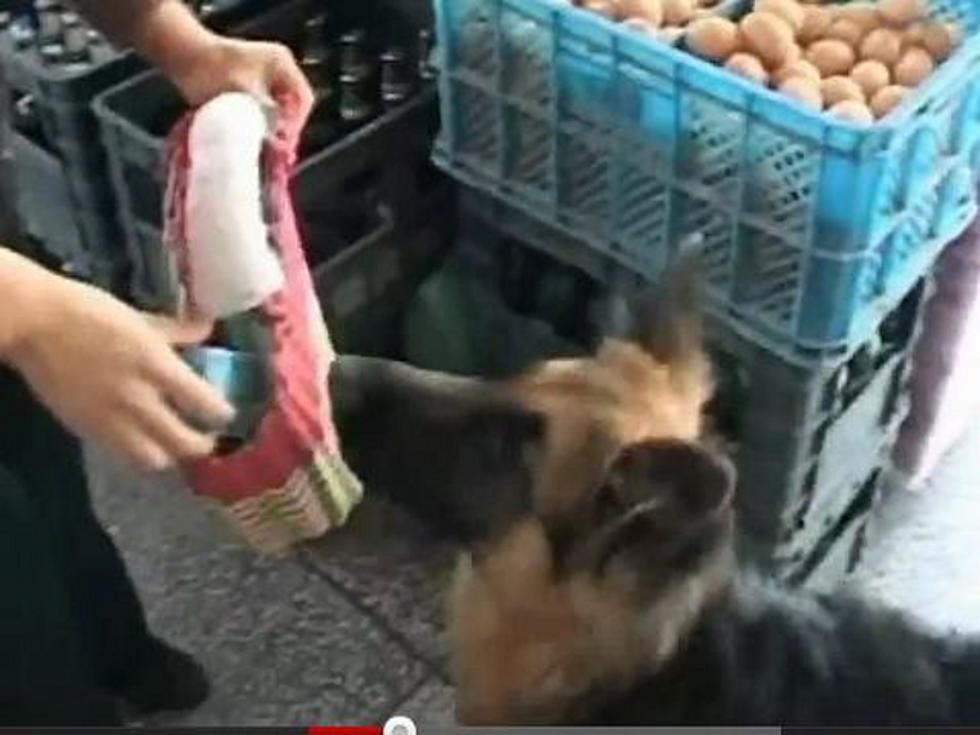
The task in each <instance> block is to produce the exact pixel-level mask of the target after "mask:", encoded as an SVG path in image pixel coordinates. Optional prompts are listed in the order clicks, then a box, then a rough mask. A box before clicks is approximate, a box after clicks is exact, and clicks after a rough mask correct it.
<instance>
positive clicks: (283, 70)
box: [75, 0, 313, 122]
mask: <svg viewBox="0 0 980 735" xmlns="http://www.w3.org/2000/svg"><path fill="white" fill-rule="evenodd" d="M75 3H76V5H77V6H78V9H79V10H80V11H81V12H82V13H83V14H84V15H85V16H86V17H88V18H89V20H91V21H92V23H93V24H95V25H96V26H97V27H98V28H100V29H101V30H102V31H103V32H104V33H106V34H107V35H108V36H109V37H110V38H113V39H115V40H116V41H117V42H119V43H121V44H125V45H128V46H132V47H133V48H134V49H136V51H137V52H139V53H140V54H141V55H142V56H144V57H145V58H146V59H148V60H149V61H151V62H152V63H154V64H156V65H157V66H159V67H160V69H161V70H162V71H163V72H164V73H165V74H166V75H167V76H169V77H170V78H171V79H172V80H173V81H174V83H175V84H176V85H177V86H178V87H179V88H180V90H181V91H182V92H183V93H184V96H185V97H186V98H187V100H188V101H189V102H190V103H191V104H192V105H199V104H203V103H204V102H207V101H208V100H209V99H211V97H214V96H215V95H217V94H219V93H221V92H226V91H230V90H240V91H245V92H251V93H253V94H259V95H266V96H270V97H272V98H273V99H275V100H276V101H277V102H279V103H280V104H281V105H283V106H284V107H291V108H293V109H294V110H295V111H296V114H297V117H298V119H299V120H300V122H302V121H303V120H305V119H306V116H307V115H308V114H309V111H310V109H311V108H312V106H313V92H312V90H311V89H310V86H309V83H308V82H307V80H306V77H305V76H304V75H303V73H302V72H301V71H300V69H299V67H298V66H297V64H296V61H295V59H294V58H293V56H292V54H291V53H290V52H289V50H288V49H287V48H286V47H284V46H281V45H279V44H275V43H264V42H260V41H242V40H239V39H233V38H226V37H223V36H220V35H218V34H216V33H213V32H211V31H210V30H208V29H207V28H205V27H204V26H203V25H201V23H200V22H199V21H198V20H197V18H195V17H194V14H193V13H191V11H190V10H189V9H188V8H187V7H186V6H185V5H184V3H183V2H181V0H75Z"/></svg>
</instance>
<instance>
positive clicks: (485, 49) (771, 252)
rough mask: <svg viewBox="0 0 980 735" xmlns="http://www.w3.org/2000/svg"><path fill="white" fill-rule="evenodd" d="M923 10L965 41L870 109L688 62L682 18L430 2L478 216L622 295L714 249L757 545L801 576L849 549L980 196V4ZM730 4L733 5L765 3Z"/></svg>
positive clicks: (719, 345) (446, 117)
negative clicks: (891, 103)
mask: <svg viewBox="0 0 980 735" xmlns="http://www.w3.org/2000/svg"><path fill="white" fill-rule="evenodd" d="M929 5H930V10H931V11H932V12H933V14H934V15H936V16H937V17H938V19H940V20H942V21H946V22H955V23H956V24H958V26H959V28H960V29H961V30H962V31H963V36H964V37H963V42H962V44H961V45H960V46H959V48H958V49H957V50H956V52H955V53H954V54H953V55H952V57H950V58H949V60H948V61H946V62H944V63H943V64H942V65H940V66H939V67H938V69H937V70H936V72H935V73H934V74H933V75H932V76H931V77H930V78H929V80H928V82H927V83H925V84H923V85H922V86H920V87H919V88H917V89H915V90H914V91H912V92H911V93H909V94H908V95H907V96H906V98H905V100H904V101H903V102H902V104H901V105H899V106H898V107H897V108H895V109H894V110H893V111H892V112H891V113H890V114H889V115H888V116H887V117H885V118H884V119H881V120H879V121H877V122H875V123H874V124H865V123H859V122H854V121H846V120H842V119H840V118H835V117H833V116H831V115H827V114H824V113H821V112H817V111H814V110H812V109H809V108H807V107H806V106H805V105H803V104H800V103H798V102H796V101H794V100H791V99H788V98H787V97H785V96H782V95H780V94H778V93H777V92H774V91H772V90H770V89H768V88H767V87H765V86H764V85H759V84H756V83H754V82H752V81H750V80H749V79H745V78H742V77H740V76H738V75H736V74H734V73H731V72H730V71H728V70H726V69H723V68H720V67H718V66H716V65H714V64H712V63H708V62H706V61H704V60H702V59H700V58H697V57H695V56H694V55H692V54H690V53H688V52H687V51H686V49H685V39H684V32H683V30H681V31H679V32H678V33H675V34H673V35H668V34H664V33H659V32H658V33H657V34H651V33H648V32H644V30H643V28H641V27H640V26H639V25H637V24H635V23H633V24H630V23H626V24H618V23H615V22H613V21H611V20H610V19H608V18H606V17H602V15H601V14H599V13H595V12H591V11H589V10H588V9H587V8H584V7H577V6H576V4H574V3H567V2H560V1H558V0H435V9H436V17H437V31H438V35H439V38H440V41H441V43H440V45H439V49H438V54H437V66H438V67H439V70H440V77H439V83H440V93H441V101H442V119H443V123H444V124H443V128H442V131H441V133H440V136H439V139H438V141H437V145H436V149H435V160H436V161H437V163H438V164H439V165H440V166H441V167H442V168H443V169H445V170H446V171H448V172H449V173H450V174H451V175H452V176H453V177H454V178H456V179H457V180H458V181H460V182H461V183H462V184H464V185H465V186H466V187H468V188H469V189H470V190H471V194H470V196H472V197H474V201H475V202H476V204H475V205H474V206H472V207H471V208H470V211H472V212H473V213H474V215H475V216H482V218H483V220H484V223H485V226H486V227H492V228H493V229H494V230H495V231H496V232H498V233H501V236H504V235H505V236H507V237H509V238H511V239H513V240H516V241H519V242H522V243H524V244H525V245H530V246H532V247H534V248H536V249H538V250H540V251H543V252H546V253H548V254H549V256H551V257H553V258H554V259H555V260H556V261H558V262H561V263H563V264H565V265H566V266H569V265H570V266H573V267H575V268H576V269H578V270H580V271H582V272H584V273H588V274H590V275H591V276H592V277H593V278H594V279H595V280H596V281H597V282H598V283H600V284H602V287H603V288H604V289H605V290H606V292H608V293H610V294H617V293H620V294H622V293H627V292H630V291H633V290H635V289H637V288H639V287H642V286H645V285H649V284H655V283H656V281H657V280H658V278H659V276H660V274H661V273H662V272H663V270H664V268H665V267H666V266H667V265H668V264H669V263H670V262H671V261H672V260H674V259H675V258H676V257H677V256H678V255H680V254H682V253H684V252H686V251H688V250H689V249H695V250H697V251H698V252H699V253H700V255H701V259H702V262H703V263H704V266H705V268H704V281H705V287H706V292H707V297H708V302H709V310H710V313H711V324H712V329H711V343H712V349H713V352H714V353H715V354H716V355H717V356H718V363H719V365H718V370H719V373H720V375H721V384H722V391H721V395H720V396H719V402H718V406H721V407H722V408H724V410H723V411H722V412H721V416H720V417H719V420H721V419H724V421H722V423H723V424H724V428H726V429H727V431H726V433H727V434H728V435H729V438H730V439H731V440H732V441H733V442H734V446H735V447H736V451H737V461H738V465H739V470H740V477H741V480H740V485H739V493H738V496H739V503H740V509H741V523H742V528H743V529H744V530H745V534H744V536H745V547H746V550H747V551H748V552H750V553H751V554H752V555H753V556H755V557H756V558H757V559H759V560H760V561H766V562H775V567H776V568H777V569H779V570H780V573H781V574H783V575H784V576H786V577H787V578H789V579H791V580H796V581H799V580H802V579H804V578H815V577H819V576H821V575H822V576H824V577H826V576H828V575H829V576H831V577H832V576H834V574H835V572H834V567H835V565H836V567H837V570H836V571H837V572H840V571H841V568H842V567H845V568H846V567H847V566H848V564H850V563H851V562H852V561H853V558H852V557H853V554H852V551H853V550H854V548H855V547H856V546H857V545H859V539H860V536H861V531H860V529H861V527H862V524H863V519H864V517H865V516H866V515H867V512H868V508H869V507H870V504H871V501H872V500H873V498H874V496H875V492H876V488H877V486H878V479H879V477H880V475H881V470H882V468H883V466H884V465H885V464H886V462H887V457H888V455H889V452H890V450H891V448H892V445H893V444H894V440H895V435H896V432H897V429H898V426H899V424H900V422H901V420H902V418H903V416H904V414H905V411H906V408H905V406H906V393H907V391H906V385H905V384H906V371H907V363H908V357H909V353H910V348H911V345H912V343H913V339H914V337H915V336H916V334H917V326H916V325H918V324H919V311H920V305H921V303H922V301H923V293H924V292H925V290H926V288H927V287H926V284H925V279H926V276H927V274H928V273H929V271H930V270H931V268H932V264H933V263H934V261H935V260H936V258H937V257H938V255H939V254H940V253H941V252H942V250H943V248H944V247H945V246H946V245H947V244H948V243H949V242H950V241H951V240H952V239H953V238H955V237H956V236H957V235H958V234H959V233H960V232H962V230H963V229H964V228H965V227H966V225H967V224H968V223H969V222H970V221H971V220H972V219H973V217H974V215H975V213H976V211H977V206H976V204H977V196H976V190H975V187H974V180H975V177H976V174H977V173H978V171H980V116H978V115H977V114H976V111H977V110H978V109H980V81H978V80H977V78H976V75H975V74H972V73H971V69H974V68H975V67H976V64H977V63H978V61H980V6H978V5H976V3H973V2H971V0H933V1H932V2H931V3H930V4H929ZM717 7H718V10H717V11H716V12H724V13H726V14H731V15H733V16H735V17H736V19H737V18H738V17H741V16H742V15H743V14H745V13H747V12H748V11H749V10H751V7H752V2H750V0H742V1H740V2H732V3H721V4H720V5H718V6H717ZM713 12H714V11H713ZM570 308H571V307H570ZM577 308H579V312H580V313H581V307H580V306H579V307H577ZM718 406H716V408H717V407H718ZM842 539H845V540H842ZM846 539H850V541H847V540H846ZM842 549H843V551H842Z"/></svg>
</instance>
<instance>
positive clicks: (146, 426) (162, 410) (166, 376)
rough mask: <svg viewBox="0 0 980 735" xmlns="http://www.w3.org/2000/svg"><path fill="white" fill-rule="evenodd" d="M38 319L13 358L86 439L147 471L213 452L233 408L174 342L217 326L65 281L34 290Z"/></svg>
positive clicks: (15, 346)
mask: <svg viewBox="0 0 980 735" xmlns="http://www.w3.org/2000/svg"><path fill="white" fill-rule="evenodd" d="M32 297H34V299H35V300H34V302H33V303H34V306H35V308H34V312H35V314H34V318H33V319H32V321H31V324H30V327H29V328H28V329H27V330H25V331H24V333H23V335H22V336H21V339H20V340H19V341H18V342H16V343H15V344H13V345H12V346H11V347H10V349H9V352H8V354H7V355H6V358H7V359H8V360H9V362H10V363H11V364H12V365H13V367H14V368H15V369H16V370H17V371H18V372H20V373H21V375H23V377H24V378H25V379H26V380H27V382H28V383H29V384H30V386H31V387H32V389H33V390H34V392H35V393H36V394H37V396H38V397H39V398H40V399H41V401H42V402H44V403H45V404H46V405H47V406H48V408H50V409H51V411H52V412H53V413H54V414H55V415H56V416H58V418H59V419H61V421H62V422H63V423H64V424H65V425H66V426H68V428H70V429H71V430H72V431H74V432H76V433H77V434H79V435H81V436H83V437H86V438H90V439H93V440H95V441H98V442H101V443H102V444H104V445H106V446H108V447H109V448H110V449H112V450H114V451H115V452H117V453H118V454H120V455H122V457H123V458H124V459H127V460H129V461H130V462H132V463H134V464H136V465H137V466H139V467H141V468H144V469H148V470H163V469H166V468H169V467H172V466H173V465H175V464H176V463H178V462H179V461H183V460H187V459H192V458H195V457H201V456H205V455H207V454H209V453H211V451H212V450H213V449H214V442H215V439H214V437H212V436H208V435H207V434H205V433H203V432H201V431H199V430H198V429H196V428H192V427H191V426H190V425H189V424H188V423H187V421H186V419H185V417H194V418H196V419H200V420H201V421H203V422H205V423H206V424H208V425H215V426H216V428H217V427H218V426H220V425H223V424H225V423H227V422H228V421H229V420H230V419H231V418H232V415H233V409H232V407H231V406H230V405H228V404H227V403H226V402H225V400H224V398H223V397H222V396H221V395H220V393H218V391H217V390H215V389H214V388H213V387H212V386H210V385H209V384H208V383H207V382H206V381H204V380H203V379H202V378H200V377H199V376H197V375H196V374H195V373H194V372H193V371H192V370H191V369H190V367H188V366H187V365H186V364H185V363H184V362H183V361H182V360H181V359H180V357H178V355H177V353H176V352H175V351H174V350H173V349H172V348H171V345H177V344H193V343H197V342H200V341H202V340H203V339H205V338H206V337H207V336H208V333H209V332H210V329H211V327H210V325H209V324H206V323H204V324H202V323H196V322H181V321H174V320H169V319H166V318H163V317H149V316H146V315H143V314H141V313H139V312H138V311H135V310H133V309H131V308H130V307H128V306H126V305H125V304H123V303H122V302H121V301H118V300H116V299H115V298H113V297H112V296H110V295H108V294H106V293H104V292H102V291H99V290H97V289H95V288H92V287H90V286H86V285H83V284H80V283H75V282H73V281H69V280H67V279H64V278H60V277H50V278H45V279H43V286H41V287H35V289H34V290H33V292H32Z"/></svg>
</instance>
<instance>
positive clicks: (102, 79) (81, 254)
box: [0, 0, 265, 290]
mask: <svg viewBox="0 0 980 735" xmlns="http://www.w3.org/2000/svg"><path fill="white" fill-rule="evenodd" d="M264 4H265V3H262V2H259V0H228V1H226V2H224V3H219V4H218V5H219V9H218V12H216V13H215V14H214V15H213V16H211V17H210V18H209V20H208V22H209V24H210V25H212V26H213V27H216V28H233V27H234V26H235V24H237V23H240V22H242V20H243V19H244V18H246V17H248V15H249V14H251V13H254V11H255V8H256V7H258V6H262V5H264ZM24 7H26V8H29V7H30V5H29V4H24ZM23 10H24V8H21V11H22V12H19V13H16V14H15V18H16V19H17V21H16V22H21V21H22V20H23V19H25V18H26V17H28V16H27V15H25V13H24V12H23ZM0 64H3V65H4V70H5V77H6V81H7V84H8V86H9V87H10V88H11V90H12V91H13V93H14V95H15V97H16V98H17V99H20V100H23V99H24V98H25V97H26V98H27V100H28V101H30V103H31V105H32V107H33V109H34V113H35V115H36V119H37V123H38V127H39V131H38V132H39V133H40V134H41V136H43V139H44V140H43V142H42V141H38V140H37V136H33V137H32V136H28V141H29V142H32V143H35V144H37V145H36V146H35V150H33V151H30V150H27V149H25V148H24V147H23V146H20V147H19V151H20V153H21V155H22V156H24V157H25V159H26V160H24V161H23V162H21V161H18V162H17V166H19V167H26V168H28V169H29V170H28V171H27V172H25V174H24V175H25V176H27V177H28V178H31V177H35V178H36V177H37V176H38V174H39V172H40V171H41V169H40V168H38V165H37V164H38V162H39V160H40V159H42V158H43V159H46V160H45V161H44V166H43V170H44V172H45V173H46V175H47V179H46V181H47V186H46V187H45V186H41V190H42V191H43V190H44V189H45V188H47V189H49V190H50V191H51V192H56V194H57V197H58V202H57V203H55V204H54V205H53V206H54V207H55V208H59V207H61V204H60V202H62V201H66V202H67V203H68V205H69V206H70V207H71V208H72V209H73V217H72V223H73V229H74V230H75V232H71V231H70V230H71V229H72V227H71V226H68V227H65V226H64V224H65V223H64V222H63V221H62V219H63V218H61V217H58V218H56V221H52V222H51V223H45V225H44V227H43V229H45V237H44V238H43V239H41V240H38V243H39V248H40V249H41V250H42V251H44V252H45V255H46V256H47V257H48V258H50V259H53V260H55V261H58V260H65V259H66V258H67V260H66V261H65V262H66V264H67V266H68V267H69V269H71V270H72V271H73V272H74V273H75V274H76V275H78V276H79V277H82V278H85V279H87V280H91V281H93V282H95V283H97V284H99V285H101V286H104V287H106V288H110V289H112V290H118V289H119V287H120V286H121V285H123V284H124V283H125V272H126V269H127V267H128V263H127V252H126V250H125V248H124V247H123V246H122V236H121V231H120V229H119V226H118V223H117V220H116V212H115V193H114V190H113V186H112V181H111V178H110V175H109V168H108V162H107V159H106V156H105V152H104V150H103V148H102V145H101V140H100V135H99V126H98V121H97V119H96V118H95V116H94V114H93V112H92V109H91V103H92V100H93V98H94V97H95V96H96V95H97V94H99V93H100V92H102V91H104V90H106V89H108V88H109V87H112V86H114V85H116V84H118V83H120V82H121V81H123V80H124V79H126V78H128V77H130V76H132V75H133V74H135V73H137V72H138V71H139V70H140V69H145V68H146V65H145V64H144V63H143V62H142V61H140V60H139V59H138V57H137V56H136V55H135V54H134V53H132V52H130V51H127V50H120V49H116V48H114V47H113V46H111V45H109V44H108V43H105V42H104V41H103V42H99V43H98V44H96V45H94V46H93V47H92V48H91V58H90V60H89V61H88V62H86V63H84V64H74V65H63V64H58V65H48V64H46V63H44V61H43V59H42V57H41V55H40V52H39V50H38V48H37V46H36V45H29V46H27V47H23V48H21V47H18V45H17V44H16V43H15V41H14V38H13V35H12V32H11V30H9V28H8V29H7V30H5V31H2V32H0ZM51 159H53V160H54V162H55V163H56V164H57V167H55V166H51V165H47V164H49V163H50V161H51ZM58 167H60V172H59V171H58ZM32 180H33V179H32ZM34 183H37V184H43V182H41V181H34ZM54 196H55V194H52V195H51V196H50V197H49V198H47V199H45V200H44V201H43V202H36V201H35V198H34V197H33V195H31V194H28V195H26V197H21V198H20V199H19V201H20V204H21V206H24V207H29V209H27V210H23V211H22V212H21V213H20V214H21V216H22V218H24V219H26V220H27V221H37V220H46V219H47V218H48V209H49V208H50V207H52V203H53V202H54V201H55V200H54ZM38 207H39V208H38ZM35 229H37V228H35ZM32 236H33V233H32ZM67 251H71V252H70V253H68V252H67Z"/></svg>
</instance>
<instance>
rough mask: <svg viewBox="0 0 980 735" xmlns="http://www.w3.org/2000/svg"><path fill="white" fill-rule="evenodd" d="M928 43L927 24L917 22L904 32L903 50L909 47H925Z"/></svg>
mask: <svg viewBox="0 0 980 735" xmlns="http://www.w3.org/2000/svg"><path fill="white" fill-rule="evenodd" d="M925 43H926V24H925V23H923V22H921V21H916V22H915V23H912V24H911V25H909V26H908V27H907V28H905V30H903V31H902V49H903V50H904V49H907V48H908V47H909V46H925Z"/></svg>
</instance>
